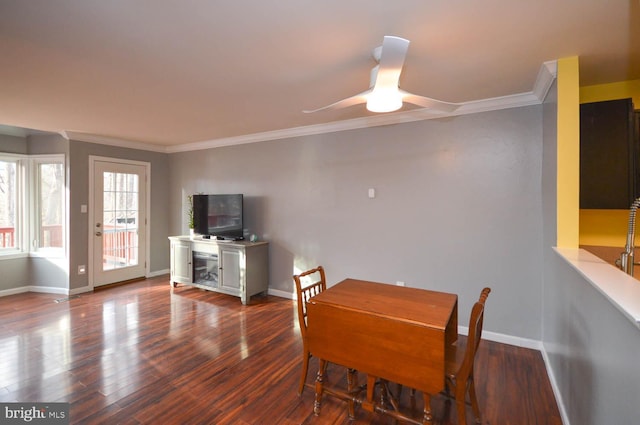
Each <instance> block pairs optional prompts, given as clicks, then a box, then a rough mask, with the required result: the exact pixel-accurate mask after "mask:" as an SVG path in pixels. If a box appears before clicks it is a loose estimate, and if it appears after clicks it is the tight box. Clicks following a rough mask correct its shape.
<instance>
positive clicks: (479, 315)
mask: <svg viewBox="0 0 640 425" xmlns="http://www.w3.org/2000/svg"><path fill="white" fill-rule="evenodd" d="M489 292H491V288H484V289H483V290H482V292H481V293H480V299H479V300H478V301H477V302H476V303H475V304H474V305H473V308H472V309H471V317H470V319H469V334H468V336H467V344H466V347H465V349H464V350H462V349H458V348H462V347H458V346H457V345H456V346H455V349H456V350H455V356H451V359H450V360H449V361H447V363H446V366H445V367H446V376H445V378H446V379H445V384H446V387H445V395H447V396H449V397H451V398H454V399H455V402H456V411H457V416H458V425H466V424H467V417H466V404H467V402H466V396H467V394H469V401H470V402H471V409H472V410H473V415H474V417H475V421H476V423H477V424H480V423H481V421H480V407H479V406H478V398H477V397H476V389H475V385H474V380H473V378H474V377H473V366H474V363H475V357H476V353H477V352H478V345H480V339H481V337H482V325H483V321H484V305H485V301H486V300H487V297H488V296H489Z"/></svg>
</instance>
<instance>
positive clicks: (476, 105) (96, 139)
mask: <svg viewBox="0 0 640 425" xmlns="http://www.w3.org/2000/svg"><path fill="white" fill-rule="evenodd" d="M557 72H558V64H557V61H548V62H544V63H543V64H542V66H541V67H540V70H539V71H538V76H537V78H536V81H535V83H534V87H533V90H532V91H531V92H528V93H519V94H513V95H508V96H501V97H494V98H490V99H481V100H474V101H470V102H464V103H462V104H461V106H460V107H459V108H458V109H456V110H455V111H454V112H451V113H443V112H435V111H432V110H429V109H426V108H424V109H412V110H410V111H404V112H395V113H390V114H380V115H374V116H367V117H363V118H355V119H350V120H344V121H333V122H329V123H323V124H315V125H308V126H303V127H293V128H287V129H283V130H274V131H265V132H262V133H253V134H246V135H242V136H235V137H225V138H220V139H212V140H203V141H200V142H193V143H185V144H181V145H171V146H159V145H153V144H149V143H141V142H134V141H130V140H124V139H118V138H112V137H104V136H99V135H95V134H88V133H81V132H75V131H63V132H60V134H62V136H63V137H64V138H66V139H68V140H78V141H82V142H89V143H99V144H103V145H112V146H119V147H123V148H129V149H140V150H146V151H154V152H163V153H176V152H188V151H198V150H204V149H212V148H219V147H223V146H235V145H244V144H248V143H258V142H267V141H270V140H279V139H288V138H292V137H302V136H313V135H318V134H325V133H335V132H338V131H347V130H357V129H361V128H368V127H379V126H383V125H392V124H403V123H408V122H413V121H423V120H429V119H436V118H446V117H453V116H460V115H468V114H475V113H479V112H489V111H497V110H500V109H509V108H519V107H522V106H531V105H539V104H541V103H542V102H544V100H545V98H546V96H547V94H548V93H549V89H550V88H551V86H552V85H553V82H554V81H555V79H556V77H557Z"/></svg>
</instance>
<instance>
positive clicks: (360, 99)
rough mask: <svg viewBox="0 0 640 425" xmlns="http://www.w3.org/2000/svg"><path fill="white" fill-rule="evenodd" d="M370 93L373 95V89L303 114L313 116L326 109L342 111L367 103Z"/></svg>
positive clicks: (305, 111)
mask: <svg viewBox="0 0 640 425" xmlns="http://www.w3.org/2000/svg"><path fill="white" fill-rule="evenodd" d="M369 93H371V89H369V90H365V91H363V92H362V93H358V94H356V95H354V96H351V97H348V98H346V99H342V100H339V101H337V102H334V103H332V104H331V105H327V106H323V107H322V108H318V109H313V110H304V111H302V112H304V113H305V114H311V113H313V112H318V111H323V110H325V109H340V108H346V107H348V106H353V105H358V104H360V103H365V102H366V101H367V95H368V94H369Z"/></svg>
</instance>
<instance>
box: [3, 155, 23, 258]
mask: <svg viewBox="0 0 640 425" xmlns="http://www.w3.org/2000/svg"><path fill="white" fill-rule="evenodd" d="M22 171H23V162H22V160H21V159H20V158H19V157H15V156H0V252H2V253H15V252H16V250H20V247H21V245H22V244H21V238H22V236H23V235H22V233H21V232H20V228H21V227H22V226H21V224H22V220H21V217H22V211H21V208H20V207H21V202H20V201H21V200H22V199H24V198H22V197H20V196H19V194H21V193H22V191H23V183H24V179H23V175H24V173H23V172H22Z"/></svg>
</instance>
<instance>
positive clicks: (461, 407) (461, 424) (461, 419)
mask: <svg viewBox="0 0 640 425" xmlns="http://www.w3.org/2000/svg"><path fill="white" fill-rule="evenodd" d="M465 390H466V388H465V387H464V386H463V385H457V386H456V387H455V399H456V412H457V413H458V425H467V413H466V407H467V403H466V400H465V395H466V394H465V393H466V391H465Z"/></svg>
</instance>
